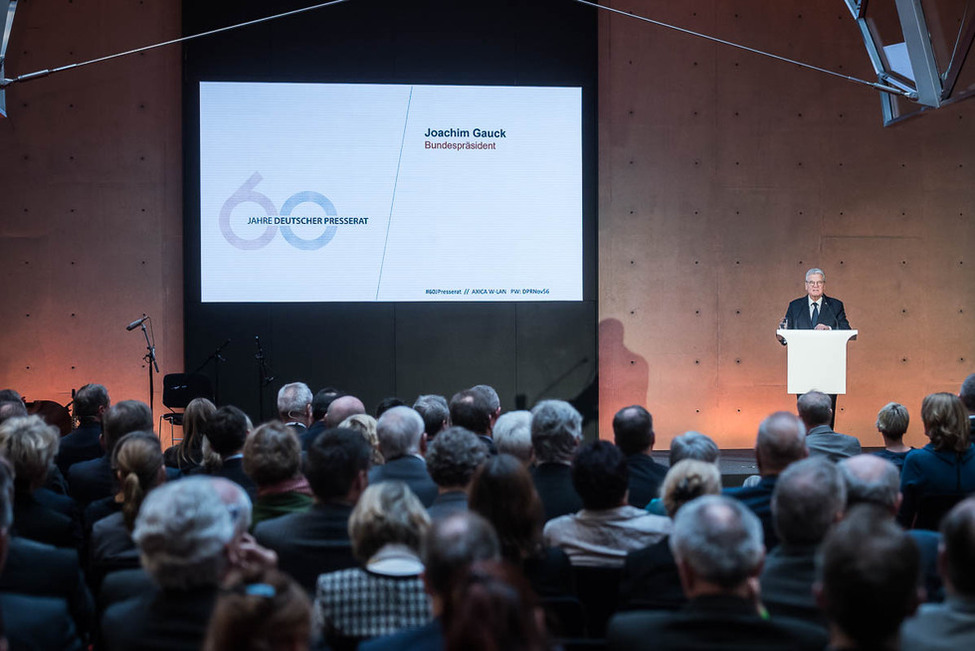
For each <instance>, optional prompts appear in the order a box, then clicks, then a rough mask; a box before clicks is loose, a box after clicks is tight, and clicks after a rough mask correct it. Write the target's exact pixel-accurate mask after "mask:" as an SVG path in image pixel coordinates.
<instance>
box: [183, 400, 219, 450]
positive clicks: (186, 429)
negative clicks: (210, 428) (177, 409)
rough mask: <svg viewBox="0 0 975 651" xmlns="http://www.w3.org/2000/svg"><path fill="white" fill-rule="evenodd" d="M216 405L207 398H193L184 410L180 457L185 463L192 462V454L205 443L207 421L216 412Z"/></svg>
mask: <svg viewBox="0 0 975 651" xmlns="http://www.w3.org/2000/svg"><path fill="white" fill-rule="evenodd" d="M216 411H217V407H216V405H214V404H213V403H212V402H210V401H209V400H208V399H206V398H193V399H192V400H190V403H189V404H188V405H186V409H185V410H184V411H183V440H182V441H180V443H179V453H178V454H179V458H180V461H182V462H183V463H186V464H188V463H191V462H193V461H194V459H193V458H192V457H191V455H192V454H194V453H196V451H197V450H199V449H200V447H201V446H202V445H203V437H204V436H206V429H207V422H209V420H210V417H211V416H213V414H214V412H216Z"/></svg>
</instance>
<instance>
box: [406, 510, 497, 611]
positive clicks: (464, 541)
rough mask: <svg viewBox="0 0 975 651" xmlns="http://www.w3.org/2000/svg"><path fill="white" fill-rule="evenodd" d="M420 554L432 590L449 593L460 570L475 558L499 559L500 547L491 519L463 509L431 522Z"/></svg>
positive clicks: (442, 593) (482, 559)
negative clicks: (489, 520)
mask: <svg viewBox="0 0 975 651" xmlns="http://www.w3.org/2000/svg"><path fill="white" fill-rule="evenodd" d="M421 555H422V558H423V566H424V578H425V581H426V583H427V586H428V588H429V590H430V591H431V592H432V593H434V594H436V595H440V596H443V597H447V596H448V595H449V594H450V587H451V583H452V582H453V581H454V580H455V579H456V577H457V576H459V574H460V572H462V571H464V570H465V569H467V567H468V566H470V565H471V563H474V562H476V561H484V560H499V559H500V558H501V549H500V546H499V545H498V536H497V534H495V532H494V527H492V526H491V523H490V522H488V521H487V520H485V519H484V518H483V517H481V516H480V515H478V514H477V513H474V512H472V511H460V512H458V513H454V514H451V515H448V516H447V517H445V518H443V519H440V520H436V521H435V522H433V524H431V525H430V528H429V531H427V534H426V536H424V538H423V546H422V552H421Z"/></svg>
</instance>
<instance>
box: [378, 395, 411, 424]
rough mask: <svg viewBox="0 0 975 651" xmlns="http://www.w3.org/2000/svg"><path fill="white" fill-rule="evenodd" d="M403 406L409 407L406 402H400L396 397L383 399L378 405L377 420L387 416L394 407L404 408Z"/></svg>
mask: <svg viewBox="0 0 975 651" xmlns="http://www.w3.org/2000/svg"><path fill="white" fill-rule="evenodd" d="M403 406H408V405H406V403H405V402H403V401H402V400H400V399H399V398H397V397H396V396H390V397H388V398H383V399H382V400H380V401H379V404H378V405H376V418H377V419H378V418H379V417H380V416H382V415H383V414H385V413H386V412H387V411H389V410H390V409H392V408H393V407H403Z"/></svg>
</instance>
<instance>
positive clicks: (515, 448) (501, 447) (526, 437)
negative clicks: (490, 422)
mask: <svg viewBox="0 0 975 651" xmlns="http://www.w3.org/2000/svg"><path fill="white" fill-rule="evenodd" d="M491 434H492V436H493V438H494V445H495V446H497V448H498V453H499V454H510V455H511V456H513V457H516V458H518V459H521V462H522V463H523V464H525V465H526V466H528V465H530V464H531V463H532V461H533V460H534V455H533V453H532V413H531V412H530V411H524V410H520V411H509V412H508V413H506V414H501V416H499V417H498V420H497V422H496V423H494V429H493V430H492V432H491Z"/></svg>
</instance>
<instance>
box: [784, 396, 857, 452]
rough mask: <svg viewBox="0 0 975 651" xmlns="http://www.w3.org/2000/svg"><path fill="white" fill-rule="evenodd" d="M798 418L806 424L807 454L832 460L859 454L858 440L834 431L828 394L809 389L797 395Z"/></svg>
mask: <svg viewBox="0 0 975 651" xmlns="http://www.w3.org/2000/svg"><path fill="white" fill-rule="evenodd" d="M796 407H797V409H798V410H799V418H801V419H802V422H803V424H804V425H805V426H806V447H807V448H809V454H811V455H821V456H824V457H827V458H828V459H829V460H830V461H832V462H834V463H835V462H837V461H839V460H840V459H847V458H849V457H852V456H855V455H858V454H860V452H861V449H860V441H859V440H857V439H856V438H854V437H852V436H848V435H846V434H840V433H839V432H834V431H833V428H832V426H831V425H830V423H831V422H832V421H833V408H832V406H831V405H830V396H828V395H826V394H825V393H822V392H820V391H810V392H808V393H804V394H802V395H801V396H799V401H798V402H797V403H796Z"/></svg>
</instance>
